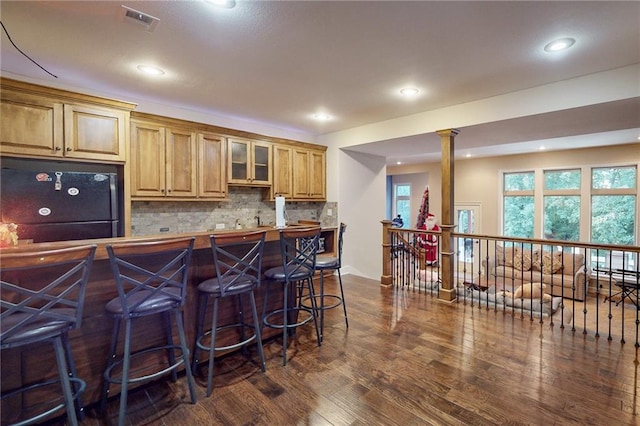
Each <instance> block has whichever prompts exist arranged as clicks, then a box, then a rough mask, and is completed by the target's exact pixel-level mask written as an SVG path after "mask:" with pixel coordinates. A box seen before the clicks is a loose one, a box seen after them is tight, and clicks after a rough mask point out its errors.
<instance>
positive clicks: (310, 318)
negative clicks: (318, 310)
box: [263, 306, 315, 328]
mask: <svg viewBox="0 0 640 426" xmlns="http://www.w3.org/2000/svg"><path fill="white" fill-rule="evenodd" d="M300 312H306V313H308V314H309V316H308V317H307V318H304V319H302V320H297V321H296V322H291V323H290V322H287V328H296V327H300V326H302V325H305V324H307V323H308V322H310V321H313V319H314V317H315V316H314V313H313V309H311V308H307V307H305V306H301V307H296V308H289V309H277V310H275V311H272V312H269V314H267V315H265V317H264V319H263V323H264V325H265V326H266V327H269V328H285V327H284V324H276V323H272V322H269V318H271V317H274V316H276V315H278V314H280V315H288V314H291V313H300Z"/></svg>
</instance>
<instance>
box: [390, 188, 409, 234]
mask: <svg viewBox="0 0 640 426" xmlns="http://www.w3.org/2000/svg"><path fill="white" fill-rule="evenodd" d="M393 189H394V191H393V193H394V203H393V204H394V207H395V214H394V217H395V216H397V215H400V217H402V220H403V222H404V224H403V226H402V227H403V228H409V226H410V224H409V222H410V220H411V184H409V183H398V184H395V185H394V187H393Z"/></svg>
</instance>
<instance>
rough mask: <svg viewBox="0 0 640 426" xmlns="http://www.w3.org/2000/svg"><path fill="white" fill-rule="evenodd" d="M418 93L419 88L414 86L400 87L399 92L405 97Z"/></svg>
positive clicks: (411, 96)
mask: <svg viewBox="0 0 640 426" xmlns="http://www.w3.org/2000/svg"><path fill="white" fill-rule="evenodd" d="M419 93H420V90H419V89H416V88H415V87H405V88H403V89H400V94H401V95H402V96H404V97H405V98H413V97H415V96H418V94H419Z"/></svg>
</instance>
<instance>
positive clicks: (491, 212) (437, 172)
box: [387, 143, 640, 235]
mask: <svg viewBox="0 0 640 426" xmlns="http://www.w3.org/2000/svg"><path fill="white" fill-rule="evenodd" d="M639 163H640V143H633V144H628V145H618V146H609V147H599V148H588V149H579V150H568V151H545V152H539V153H535V154H527V155H509V156H503V157H487V158H478V159H462V160H456V162H455V181H454V185H455V202H456V203H476V202H477V203H480V204H481V205H482V233H483V234H489V235H498V234H499V230H500V211H499V207H500V193H501V183H500V173H501V172H502V171H511V170H513V171H516V170H533V169H538V168H563V167H579V166H583V165H590V166H597V165H624V164H638V165H640V164H639ZM420 170H422V172H423V173H427V174H428V175H429V187H430V190H431V191H430V210H431V211H432V212H433V213H435V214H436V215H438V216H439V215H440V211H441V208H442V203H441V201H442V196H441V193H440V188H441V187H442V185H441V176H442V173H441V169H440V163H429V164H414V165H408V166H393V167H388V168H387V174H388V175H399V174H405V173H417V172H419V171H420ZM638 233H639V234H640V231H639V232H638Z"/></svg>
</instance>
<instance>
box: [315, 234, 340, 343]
mask: <svg viewBox="0 0 640 426" xmlns="http://www.w3.org/2000/svg"><path fill="white" fill-rule="evenodd" d="M346 229H347V225H345V224H344V223H341V224H340V230H339V231H338V256H337V257H336V256H318V257H317V259H316V271H320V294H316V295H315V297H316V303H315V305H316V307H317V310H318V312H319V314H320V340H322V339H323V333H324V311H326V310H328V309H333V308H337V307H338V306H340V305H342V308H343V310H344V322H345V324H346V326H347V328H349V319H348V318H347V304H346V301H345V298H344V290H343V288H342V275H341V274H340V268H341V267H342V242H343V235H344V232H345V231H346ZM324 271H337V272H338V281H339V283H340V295H337V294H326V293H325V292H324V274H323V272H324ZM307 306H308V305H307Z"/></svg>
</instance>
